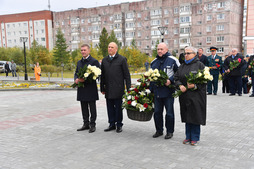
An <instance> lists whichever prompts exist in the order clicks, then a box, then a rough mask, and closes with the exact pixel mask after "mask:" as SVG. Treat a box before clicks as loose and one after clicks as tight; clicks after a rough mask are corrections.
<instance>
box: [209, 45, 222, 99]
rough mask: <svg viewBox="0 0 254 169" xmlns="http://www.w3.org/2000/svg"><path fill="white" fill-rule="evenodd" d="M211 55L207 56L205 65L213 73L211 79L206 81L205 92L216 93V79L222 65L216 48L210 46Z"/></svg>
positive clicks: (217, 79)
mask: <svg viewBox="0 0 254 169" xmlns="http://www.w3.org/2000/svg"><path fill="white" fill-rule="evenodd" d="M210 50H211V55H210V56H208V58H207V65H206V66H208V67H209V68H210V73H211V75H213V80H212V81H208V83H207V92H208V94H209V95H210V94H212V92H213V94H214V95H217V91H218V81H219V75H220V67H221V66H222V58H221V57H220V56H218V55H217V54H216V52H217V50H218V49H217V48H216V47H210ZM212 87H213V90H212Z"/></svg>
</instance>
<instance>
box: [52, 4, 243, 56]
mask: <svg viewBox="0 0 254 169" xmlns="http://www.w3.org/2000/svg"><path fill="white" fill-rule="evenodd" d="M243 3H244V2H243V0H146V1H140V2H132V3H121V4H117V5H112V6H102V7H96V8H80V9H77V10H70V11H62V12H54V13H53V18H54V37H55V34H56V31H57V29H58V28H61V30H62V31H63V33H64V34H65V38H66V40H67V43H68V45H69V50H74V49H77V48H78V46H79V44H80V43H89V44H90V43H92V44H93V46H96V45H98V43H99V36H100V33H101V31H102V29H103V27H105V28H106V29H107V30H108V33H110V32H111V31H112V30H114V32H115V34H116V36H117V38H118V40H119V41H120V42H121V43H122V45H124V46H130V44H131V41H132V40H133V39H135V40H136V43H137V46H138V48H139V49H141V50H142V51H143V52H146V53H149V54H151V52H152V50H153V49H154V48H155V45H156V41H157V40H161V39H162V38H163V37H162V35H161V33H160V31H159V30H158V27H160V26H162V27H167V30H166V31H165V34H164V42H165V43H167V44H168V46H169V50H170V51H171V52H172V51H175V52H176V53H178V54H179V53H181V52H182V51H183V48H184V47H185V46H189V45H192V46H194V47H197V48H199V47H202V48H203V49H204V51H205V54H206V55H209V54H210V51H209V48H210V47H211V46H216V47H218V48H219V50H218V53H219V55H221V56H224V55H225V54H228V53H229V52H230V50H231V49H232V48H238V49H239V50H241V49H242V29H243Z"/></svg>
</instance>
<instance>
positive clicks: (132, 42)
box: [131, 38, 137, 48]
mask: <svg viewBox="0 0 254 169" xmlns="http://www.w3.org/2000/svg"><path fill="white" fill-rule="evenodd" d="M131 46H132V47H134V48H137V45H136V40H135V39H134V38H133V39H132V41H131Z"/></svg>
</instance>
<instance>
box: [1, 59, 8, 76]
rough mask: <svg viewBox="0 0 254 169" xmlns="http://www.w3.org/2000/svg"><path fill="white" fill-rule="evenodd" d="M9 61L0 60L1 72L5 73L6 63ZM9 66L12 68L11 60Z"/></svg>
mask: <svg viewBox="0 0 254 169" xmlns="http://www.w3.org/2000/svg"><path fill="white" fill-rule="evenodd" d="M6 62H7V61H0V72H1V73H4V72H5V68H4V66H5V64H6ZM9 67H10V70H11V62H10V61H9Z"/></svg>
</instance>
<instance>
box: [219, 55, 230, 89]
mask: <svg viewBox="0 0 254 169" xmlns="http://www.w3.org/2000/svg"><path fill="white" fill-rule="evenodd" d="M227 58H228V55H225V59H224V62H225V60H226V59H227ZM224 62H223V63H222V66H221V70H220V73H221V76H222V93H229V76H228V74H227V73H226V72H225V65H224Z"/></svg>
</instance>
